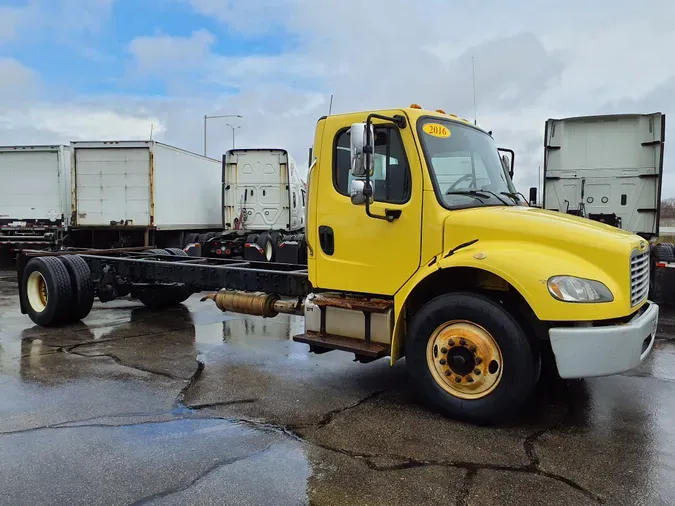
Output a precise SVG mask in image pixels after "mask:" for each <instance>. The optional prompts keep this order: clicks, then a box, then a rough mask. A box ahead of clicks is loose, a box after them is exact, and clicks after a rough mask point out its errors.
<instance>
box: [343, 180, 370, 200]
mask: <svg viewBox="0 0 675 506" xmlns="http://www.w3.org/2000/svg"><path fill="white" fill-rule="evenodd" d="M369 190H370V187H369ZM349 193H350V196H351V199H352V204H354V205H355V206H360V205H362V204H365V203H366V198H367V197H366V182H365V181H364V180H363V179H354V180H352V184H351V188H350V192H349ZM368 193H371V196H370V202H369V203H370V204H372V203H373V197H372V192H368Z"/></svg>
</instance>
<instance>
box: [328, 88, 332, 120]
mask: <svg viewBox="0 0 675 506" xmlns="http://www.w3.org/2000/svg"><path fill="white" fill-rule="evenodd" d="M332 110H333V94H332V93H331V95H330V105H329V106H328V116H330V112H331V111H332Z"/></svg>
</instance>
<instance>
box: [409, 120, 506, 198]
mask: <svg viewBox="0 0 675 506" xmlns="http://www.w3.org/2000/svg"><path fill="white" fill-rule="evenodd" d="M418 132H419V136H420V138H421V139H422V148H423V150H424V155H425V157H426V161H427V165H428V166H429V171H430V173H431V178H432V180H433V181H434V185H435V186H436V192H437V195H438V197H439V199H440V200H441V203H442V204H443V205H444V206H445V207H447V208H451V209H456V208H464V207H475V206H494V205H516V203H515V202H514V200H513V198H512V197H509V196H508V195H509V194H512V193H513V191H514V190H513V185H512V184H510V180H509V177H508V176H507V174H506V171H505V170H504V166H503V165H502V162H501V159H500V158H499V153H498V151H497V147H496V146H495V143H494V141H493V140H492V137H490V136H489V135H488V134H486V133H484V132H481V131H480V130H477V129H475V128H473V127H470V126H467V125H462V124H459V123H456V122H453V121H446V120H442V119H440V118H423V119H421V120H420V121H419V123H418Z"/></svg>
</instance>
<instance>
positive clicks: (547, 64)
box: [0, 0, 675, 197]
mask: <svg viewBox="0 0 675 506" xmlns="http://www.w3.org/2000/svg"><path fill="white" fill-rule="evenodd" d="M121 1H122V0H118V2H121ZM156 1H157V6H158V9H159V8H160V6H161V8H162V9H171V8H178V7H181V8H188V9H190V10H191V11H192V12H193V13H194V14H199V15H201V16H203V18H201V19H203V20H204V23H203V26H199V25H195V26H192V24H191V25H190V26H191V28H190V30H186V29H185V27H183V28H181V29H177V28H175V26H161V25H159V26H154V27H153V29H148V30H144V31H142V32H138V33H135V34H133V35H132V36H130V37H127V39H128V40H120V39H117V40H115V43H116V48H117V49H116V50H115V51H114V52H112V50H111V49H110V48H109V47H108V45H104V44H99V43H97V41H98V40H99V39H98V38H99V37H103V36H105V35H106V33H107V34H108V38H110V33H113V34H114V30H113V29H112V28H110V27H111V24H112V23H113V17H114V15H115V0H82V1H79V0H53V1H52V2H50V3H49V8H42V7H44V5H45V4H44V3H41V2H40V1H39V0H35V1H29V2H26V6H25V7H17V6H16V4H15V3H14V2H13V3H12V6H11V7H2V6H0V76H2V78H1V79H0V136H1V140H0V144H5V145H7V144H15V143H22V144H27V143H45V142H49V143H52V142H68V141H70V140H79V139H110V138H116V139H128V138H147V137H149V135H150V130H151V128H152V130H153V135H154V137H155V138H156V139H160V140H163V141H165V142H168V143H170V144H174V145H177V146H180V147H183V148H186V149H190V150H193V151H197V152H201V149H202V122H203V115H204V114H207V113H208V114H241V115H243V116H244V119H243V120H239V121H238V123H237V125H239V126H241V129H239V130H237V145H238V147H272V146H279V147H285V148H287V149H289V150H290V151H291V153H292V154H293V155H294V156H295V158H296V159H297V160H298V162H299V164H301V165H303V166H306V163H307V151H308V148H309V147H310V146H311V144H312V136H313V133H314V126H315V123H316V120H317V119H318V117H320V116H321V115H324V114H326V113H327V112H328V106H329V100H330V95H331V94H334V103H333V112H346V111H350V110H362V109H369V108H382V107H387V108H389V107H400V106H407V105H409V104H410V103H419V104H421V105H423V106H425V107H427V108H430V109H437V108H442V109H444V110H446V111H448V112H453V113H456V114H458V115H460V116H463V117H466V118H470V119H473V117H474V110H473V89H472V78H471V75H472V58H473V61H474V64H475V77H476V101H477V119H478V123H479V125H481V126H483V127H484V128H486V129H488V130H493V132H494V136H495V138H496V140H497V142H498V144H499V145H500V146H504V147H511V148H512V149H514V150H515V151H516V160H517V166H516V184H517V186H518V187H519V189H520V190H521V191H522V192H523V193H526V191H527V188H528V187H529V186H532V185H535V184H536V183H537V167H538V165H540V164H541V163H542V157H543V127H544V122H545V120H546V119H547V118H549V117H564V116H573V115H585V114H596V113H629V112H637V113H650V112H655V111H661V112H664V113H666V114H670V113H671V112H672V111H673V110H674V108H675V65H673V63H675V61H674V60H675V57H674V56H673V50H672V48H673V47H675V29H674V28H673V19H675V6H674V5H673V4H675V3H673V2H668V1H667V0H662V1H657V0H647V1H643V2H639V3H638V2H628V1H621V0H618V1H613V2H610V1H606V0H598V1H596V2H593V3H591V2H581V1H578V0H571V1H568V2H565V3H561V2H558V3H556V4H555V5H552V6H550V7H544V6H543V4H542V3H541V2H534V1H531V0H519V2H518V4H517V5H518V7H514V6H513V5H514V4H516V2H509V3H510V4H511V6H506V4H507V2H500V1H497V0H484V1H482V2H479V3H476V2H459V1H455V0H444V1H441V0H420V1H418V2H410V1H403V0H387V1H384V0H371V1H363V0H342V1H333V0H321V1H317V0H314V1H309V0H246V1H240V0H236V1H235V0H156ZM144 15H146V16H147V14H144ZM64 20H68V22H64ZM115 22H116V23H118V24H119V23H120V22H123V20H120V19H117V20H115ZM191 23H193V22H192V21H191ZM36 31H37V32H38V33H36ZM266 33H275V34H279V40H278V42H277V46H278V47H277V50H276V51H271V52H265V51H262V52H261V51H250V52H247V51H246V46H245V45H244V46H241V45H239V46H237V47H236V48H234V47H223V45H222V44H219V42H222V41H223V40H225V39H228V37H229V36H232V35H236V36H237V37H238V40H240V41H241V40H242V38H243V40H244V41H246V40H248V41H250V44H251V45H252V47H253V46H255V44H256V41H257V40H258V39H259V38H260V37H262V36H264V34H266ZM50 37H52V38H53V39H54V40H55V41H59V43H61V44H65V45H66V46H65V47H66V48H67V50H66V51H65V52H64V54H63V58H68V57H69V53H68V51H72V52H73V54H75V53H77V54H78V55H80V56H81V55H87V57H88V58H90V59H91V61H92V62H98V64H99V65H104V67H103V68H107V67H106V66H105V64H102V63H101V62H106V61H111V62H116V63H118V64H119V65H111V66H110V68H114V69H117V70H114V71H110V73H97V72H99V71H97V72H93V71H92V72H89V73H87V75H86V76H83V75H82V73H83V72H85V73H86V72H87V71H86V69H84V70H83V69H68V70H65V72H66V73H67V75H66V76H65V77H66V78H64V79H60V80H59V82H58V84H54V83H52V82H51V81H50V79H48V78H46V77H45V75H43V72H42V71H41V68H40V65H37V64H36V63H35V59H33V60H32V63H31V62H28V61H26V60H25V59H24V58H22V57H21V54H22V53H21V48H22V47H23V46H24V45H27V44H36V43H45V42H48V40H49V38H50ZM113 38H114V37H113ZM228 40H229V39H228ZM64 41H65V42H64ZM235 49H236V50H235ZM100 68H101V67H97V69H100ZM83 77H86V80H87V82H91V83H96V82H98V81H100V82H104V83H105V87H104V88H105V91H101V90H99V89H98V88H96V87H94V86H91V89H90V91H82V89H80V87H77V86H75V85H74V84H72V83H75V82H77V81H78V80H81V79H82V78H83ZM144 83H154V85H155V86H158V87H159V88H160V89H161V90H162V92H161V93H152V94H149V93H139V92H138V91H137V90H138V89H139V88H138V87H139V86H142V85H144ZM671 137H672V135H668V136H667V138H668V140H669V139H670V138H671ZM230 147H231V130H229V128H227V127H226V126H225V125H224V122H221V121H213V122H210V124H209V155H210V156H213V157H216V158H217V157H220V155H221V154H222V153H223V152H224V151H225V150H226V149H228V148H230ZM674 159H675V158H674V157H673V156H672V155H671V153H670V150H669V147H668V144H667V146H666V164H665V172H666V177H665V182H664V190H663V193H664V196H665V197H675V168H673V167H672V166H671V163H670V160H674Z"/></svg>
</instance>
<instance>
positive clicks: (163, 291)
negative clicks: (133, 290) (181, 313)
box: [138, 286, 193, 309]
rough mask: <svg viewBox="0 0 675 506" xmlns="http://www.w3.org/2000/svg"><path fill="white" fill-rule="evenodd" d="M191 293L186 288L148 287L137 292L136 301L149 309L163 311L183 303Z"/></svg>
mask: <svg viewBox="0 0 675 506" xmlns="http://www.w3.org/2000/svg"><path fill="white" fill-rule="evenodd" d="M192 293H193V291H192V290H191V289H190V288H189V287H187V286H175V287H174V286H149V287H146V288H143V289H141V290H140V291H139V292H138V300H140V301H141V302H142V303H143V304H144V305H145V306H147V307H148V308H150V309H164V308H167V307H171V306H177V305H178V304H180V303H182V302H185V301H186V300H187V299H189V298H190V296H191V295H192Z"/></svg>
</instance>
